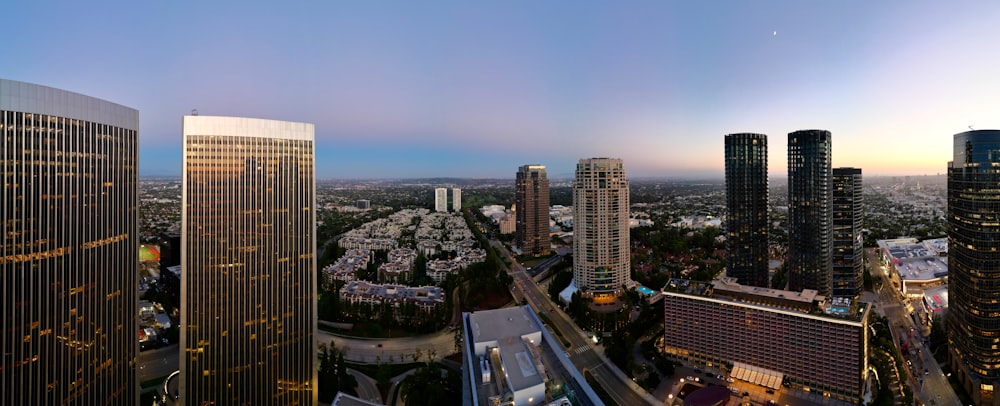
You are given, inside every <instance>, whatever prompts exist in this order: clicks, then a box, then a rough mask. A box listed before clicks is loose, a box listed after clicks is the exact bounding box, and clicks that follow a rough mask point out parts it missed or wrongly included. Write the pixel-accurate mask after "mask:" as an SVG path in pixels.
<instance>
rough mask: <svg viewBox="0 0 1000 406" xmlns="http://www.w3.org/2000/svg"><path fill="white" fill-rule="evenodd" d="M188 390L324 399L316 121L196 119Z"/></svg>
mask: <svg viewBox="0 0 1000 406" xmlns="http://www.w3.org/2000/svg"><path fill="white" fill-rule="evenodd" d="M183 133H184V148H185V153H184V175H183V176H184V179H183V197H182V199H183V206H182V207H183V208H184V209H183V212H182V219H181V223H182V224H181V227H182V235H183V240H184V241H183V243H182V245H183V253H182V264H183V266H184V271H183V272H184V277H183V278H182V281H181V282H182V283H181V309H182V313H181V348H180V351H181V353H180V358H181V359H180V371H181V376H180V396H181V401H182V402H184V403H185V404H189V405H205V404H217V405H218V404H281V405H313V404H315V403H316V400H317V399H316V396H317V392H316V362H315V357H316V335H315V331H316V255H315V249H316V234H315V229H316V218H315V211H314V208H315V207H316V202H315V193H316V191H315V178H314V172H315V167H314V158H313V157H314V151H315V149H314V144H313V141H314V128H313V125H312V124H306V123H293V122H286V121H275V120H262V119H253V118H240V117H206V116H185V117H184V121H183Z"/></svg>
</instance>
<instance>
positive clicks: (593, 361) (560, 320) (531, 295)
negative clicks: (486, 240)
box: [490, 240, 660, 405]
mask: <svg viewBox="0 0 1000 406" xmlns="http://www.w3.org/2000/svg"><path fill="white" fill-rule="evenodd" d="M490 244H491V245H493V248H494V249H495V250H496V251H497V252H498V253H499V254H500V255H501V256H504V257H506V258H507V259H508V260H509V261H510V263H511V264H513V269H508V270H507V271H508V273H510V275H511V276H512V277H513V278H514V285H515V289H516V290H517V291H518V292H519V293H520V294H521V296H522V297H524V298H525V299H526V300H527V302H528V305H530V306H531V308H532V309H533V310H534V311H535V312H536V313H538V314H544V315H546V316H547V317H548V318H549V320H550V321H551V322H552V324H553V326H552V327H554V328H555V329H557V330H559V331H560V332H562V334H563V335H562V337H563V338H564V339H566V340H567V341H569V342H570V344H571V345H570V347H569V348H567V349H566V353H567V354H568V355H569V356H570V357H569V358H570V360H571V361H573V365H575V366H576V368H577V369H579V370H580V371H581V372H583V371H590V373H591V374H593V375H594V379H595V380H596V381H597V383H598V384H599V385H600V386H601V388H603V389H604V391H605V392H607V393H608V395H609V396H611V398H612V399H613V400H614V401H615V403H617V404H619V405H641V404H660V402H658V401H656V400H655V399H654V398H653V397H652V396H650V395H649V394H648V393H647V392H646V391H645V390H644V389H642V388H640V387H639V386H638V385H637V384H636V383H635V382H632V380H631V379H628V378H627V377H625V375H624V374H623V373H622V372H621V371H620V370H619V369H618V367H617V366H615V365H614V364H613V363H611V361H609V360H608V359H607V358H605V357H604V354H603V353H602V352H600V351H601V350H600V349H599V348H595V347H594V345H593V342H592V341H591V340H590V338H588V337H587V336H586V335H584V333H583V331H581V330H580V328H579V327H577V325H576V323H573V321H572V320H570V318H569V316H567V315H566V313H564V312H563V311H562V310H561V309H559V308H558V307H556V306H553V305H552V303H551V302H550V301H549V298H548V296H547V295H546V293H545V292H544V291H542V289H541V288H540V287H539V286H538V285H537V284H536V283H535V281H534V280H532V278H531V275H529V274H528V273H527V272H525V269H524V267H522V266H521V265H520V264H518V263H517V261H516V260H515V259H514V258H513V257H512V256H511V255H510V252H509V251H507V248H506V247H504V246H503V245H501V244H500V243H499V242H497V241H496V240H491V241H490Z"/></svg>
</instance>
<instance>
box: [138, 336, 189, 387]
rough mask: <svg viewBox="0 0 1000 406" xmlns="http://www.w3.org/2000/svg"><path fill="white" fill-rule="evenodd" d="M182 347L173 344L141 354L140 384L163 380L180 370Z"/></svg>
mask: <svg viewBox="0 0 1000 406" xmlns="http://www.w3.org/2000/svg"><path fill="white" fill-rule="evenodd" d="M178 362H180V346H178V345H177V344H172V345H169V346H166V347H163V348H157V349H155V350H146V351H143V352H140V353H139V382H145V381H148V380H150V379H156V378H161V377H164V376H167V375H170V373H171V372H174V371H176V370H178V369H179V367H178V366H177V363H178Z"/></svg>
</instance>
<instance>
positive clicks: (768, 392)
mask: <svg viewBox="0 0 1000 406" xmlns="http://www.w3.org/2000/svg"><path fill="white" fill-rule="evenodd" d="M764 393H766V394H768V395H773V394H774V389H768V390H766V391H764Z"/></svg>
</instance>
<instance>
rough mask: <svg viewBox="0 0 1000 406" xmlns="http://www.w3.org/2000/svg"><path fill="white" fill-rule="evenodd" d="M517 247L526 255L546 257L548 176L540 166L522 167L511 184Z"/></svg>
mask: <svg viewBox="0 0 1000 406" xmlns="http://www.w3.org/2000/svg"><path fill="white" fill-rule="evenodd" d="M514 188H515V190H514V193H515V196H514V201H515V205H516V206H517V212H516V213H515V216H516V218H517V223H516V227H515V228H516V232H517V246H518V247H520V248H521V252H523V253H524V254H525V255H545V254H547V253H548V252H549V247H551V246H552V244H551V243H550V242H549V177H548V175H547V174H546V171H545V166H543V165H523V166H521V167H520V168H518V170H517V178H516V180H515V184H514Z"/></svg>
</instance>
